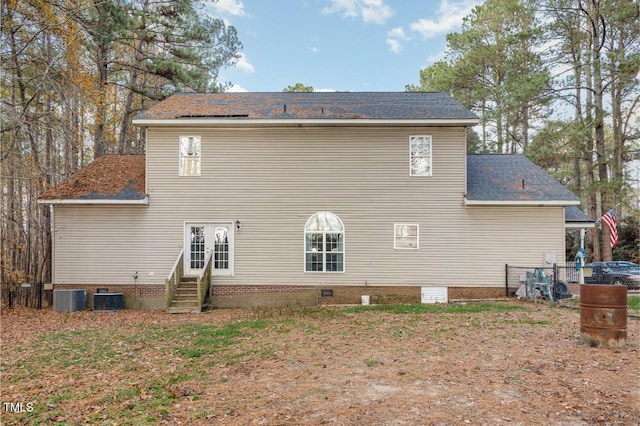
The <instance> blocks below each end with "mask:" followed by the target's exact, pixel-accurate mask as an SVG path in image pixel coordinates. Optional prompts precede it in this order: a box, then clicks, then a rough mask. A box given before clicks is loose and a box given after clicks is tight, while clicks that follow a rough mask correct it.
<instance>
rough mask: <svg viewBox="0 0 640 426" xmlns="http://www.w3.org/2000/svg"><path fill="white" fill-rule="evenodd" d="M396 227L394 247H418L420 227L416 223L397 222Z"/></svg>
mask: <svg viewBox="0 0 640 426" xmlns="http://www.w3.org/2000/svg"><path fill="white" fill-rule="evenodd" d="M393 227H394V238H393V248H396V249H416V250H417V249H418V248H419V237H418V236H419V227H418V225H416V224H406V223H396V224H395V225H393Z"/></svg>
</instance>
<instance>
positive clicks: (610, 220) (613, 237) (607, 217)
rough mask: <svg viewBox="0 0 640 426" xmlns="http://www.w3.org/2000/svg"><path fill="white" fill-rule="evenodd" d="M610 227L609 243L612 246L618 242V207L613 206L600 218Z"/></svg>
mask: <svg viewBox="0 0 640 426" xmlns="http://www.w3.org/2000/svg"><path fill="white" fill-rule="evenodd" d="M600 221H601V222H604V223H605V224H606V225H607V226H608V227H609V243H610V244H611V248H614V247H615V246H616V245H617V244H618V228H617V226H616V208H615V207H614V208H612V209H611V210H609V211H608V212H607V213H605V214H604V216H602V217H601V218H600Z"/></svg>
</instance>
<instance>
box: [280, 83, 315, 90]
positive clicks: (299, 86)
mask: <svg viewBox="0 0 640 426" xmlns="http://www.w3.org/2000/svg"><path fill="white" fill-rule="evenodd" d="M282 91H283V92H313V91H314V89H313V86H305V85H304V84H302V83H296V84H294V85H293V86H287V87H286V88H284V89H282Z"/></svg>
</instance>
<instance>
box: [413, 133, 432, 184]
mask: <svg viewBox="0 0 640 426" xmlns="http://www.w3.org/2000/svg"><path fill="white" fill-rule="evenodd" d="M409 145H410V147H409V150H410V151H411V166H410V173H411V176H431V172H432V171H431V136H410V137H409Z"/></svg>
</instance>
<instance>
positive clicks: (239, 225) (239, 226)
mask: <svg viewBox="0 0 640 426" xmlns="http://www.w3.org/2000/svg"><path fill="white" fill-rule="evenodd" d="M240 228H242V225H241V224H240V221H239V220H238V219H236V229H237V230H238V231H239V230H240Z"/></svg>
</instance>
